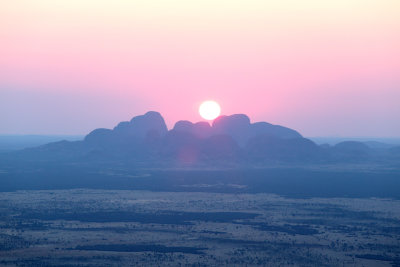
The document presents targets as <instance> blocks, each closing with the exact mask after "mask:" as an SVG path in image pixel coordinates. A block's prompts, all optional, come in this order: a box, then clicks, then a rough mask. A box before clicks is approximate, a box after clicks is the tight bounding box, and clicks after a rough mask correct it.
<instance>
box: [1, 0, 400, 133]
mask: <svg viewBox="0 0 400 267" xmlns="http://www.w3.org/2000/svg"><path fill="white" fill-rule="evenodd" d="M399 14H400V1H398V0H374V1H372V0H359V1H358V0H326V1H321V0H279V1H278V0H276V1H268V0H258V1H257V0H241V1H238V0H226V1H221V0H201V1H200V0H199V1H197V0H192V1H189V0H158V1H155V0H126V1H123V0H119V1H118V0H112V1H109V0H104V1H101V0H90V1H89V0H87V1H85V0H35V1H31V0H25V1H23V0H13V1H2V2H1V3H0V134H86V133H88V132H89V131H91V130H92V129H94V128H99V127H105V128H111V127H113V126H115V125H116V124H117V123H118V122H119V121H123V120H129V119H130V118H131V117H133V116H136V115H139V114H143V113H145V112H146V111H148V110H156V111H159V112H161V113H162V115H163V116H164V118H165V119H166V122H167V124H168V126H169V127H172V126H173V124H174V123H175V122H176V121H177V120H179V119H187V120H191V121H199V120H201V118H200V116H199V114H198V111H197V109H198V106H199V104H200V103H201V101H203V100H208V99H213V100H216V101H217V102H219V103H220V105H221V108H222V113H223V114H233V113H246V114H248V115H249V116H250V117H251V119H252V121H268V122H271V123H274V124H281V125H285V126H288V127H291V128H294V129H296V130H298V131H300V132H301V133H302V134H303V135H305V136H380V137H399V136H400V15H399Z"/></svg>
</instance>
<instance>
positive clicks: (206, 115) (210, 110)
mask: <svg viewBox="0 0 400 267" xmlns="http://www.w3.org/2000/svg"><path fill="white" fill-rule="evenodd" d="M199 113H200V116H201V117H202V118H203V119H206V120H213V119H215V118H217V117H218V116H219V114H221V107H220V106H219V104H218V103H217V102H215V101H212V100H209V101H204V102H203V103H201V105H200V107H199Z"/></svg>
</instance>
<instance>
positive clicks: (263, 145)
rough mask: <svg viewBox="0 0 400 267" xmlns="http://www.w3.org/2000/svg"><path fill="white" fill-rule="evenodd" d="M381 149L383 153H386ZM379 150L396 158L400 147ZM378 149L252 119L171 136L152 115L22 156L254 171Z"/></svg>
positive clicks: (187, 127)
mask: <svg viewBox="0 0 400 267" xmlns="http://www.w3.org/2000/svg"><path fill="white" fill-rule="evenodd" d="M381 150H382V149H381ZM381 150H380V151H379V153H380V154H379V155H384V156H386V157H388V158H390V159H397V158H398V157H399V156H398V155H399V152H398V148H396V147H393V148H391V150H390V151H389V150H388V149H387V150H384V151H383V152H382V151H381ZM373 152H374V150H373V149H371V148H369V147H368V146H367V145H366V144H364V143H361V142H354V141H349V142H342V143H339V144H337V145H335V146H329V145H326V146H318V145H316V144H315V143H314V142H312V141H311V140H309V139H306V138H303V137H302V136H301V134H299V133H298V132H297V131H295V130H292V129H290V128H286V127H283V126H279V125H273V124H270V123H267V122H256V123H251V122H250V119H249V117H248V116H246V115H244V114H234V115H231V116H220V117H218V118H217V119H216V120H214V122H213V123H212V125H210V124H209V123H208V122H197V123H192V122H190V121H178V122H177V123H176V124H175V126H174V128H173V129H172V130H170V131H168V129H167V126H166V124H165V122H164V119H163V117H162V116H161V115H160V113H158V112H154V111H150V112H147V113H146V114H144V115H141V116H137V117H134V118H132V120H130V121H125V122H121V123H119V124H118V125H117V126H116V127H115V128H114V129H96V130H94V131H92V132H90V133H89V134H88V135H87V136H86V137H85V138H84V140H83V141H74V142H68V141H62V142H56V143H50V144H47V145H44V146H40V147H37V148H32V149H26V150H23V151H21V152H20V153H19V157H21V158H25V159H29V160H30V159H41V160H75V161H82V160H91V161H99V162H100V161H101V162H106V161H129V162H133V163H135V164H139V163H140V164H141V166H144V165H146V166H149V167H171V166H195V165H197V166H216V165H221V164H222V165H225V166H227V165H233V164H238V165H240V166H252V165H254V164H256V165H260V164H269V163H280V162H281V163H282V162H286V163H321V162H322V163H324V162H325V163H335V162H337V163H340V162H354V161H365V160H370V159H371V158H372V155H377V154H376V153H375V154H374V153H373Z"/></svg>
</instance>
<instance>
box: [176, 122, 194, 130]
mask: <svg viewBox="0 0 400 267" xmlns="http://www.w3.org/2000/svg"><path fill="white" fill-rule="evenodd" d="M173 130H175V131H181V132H191V131H192V130H193V123H192V122H190V121H178V122H176V123H175V125H174V128H173Z"/></svg>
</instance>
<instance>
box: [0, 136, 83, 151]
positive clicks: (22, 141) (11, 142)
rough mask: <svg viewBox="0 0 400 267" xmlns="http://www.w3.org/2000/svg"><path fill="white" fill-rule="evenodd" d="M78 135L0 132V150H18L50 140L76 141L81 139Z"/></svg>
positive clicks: (46, 142)
mask: <svg viewBox="0 0 400 267" xmlns="http://www.w3.org/2000/svg"><path fill="white" fill-rule="evenodd" d="M83 138H84V136H80V135H11V134H4V135H1V134H0V152H2V151H3V152H4V151H12V150H20V149H24V148H28V147H36V146H40V145H44V144H48V143H50V142H57V141H62V140H67V141H77V140H83Z"/></svg>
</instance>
